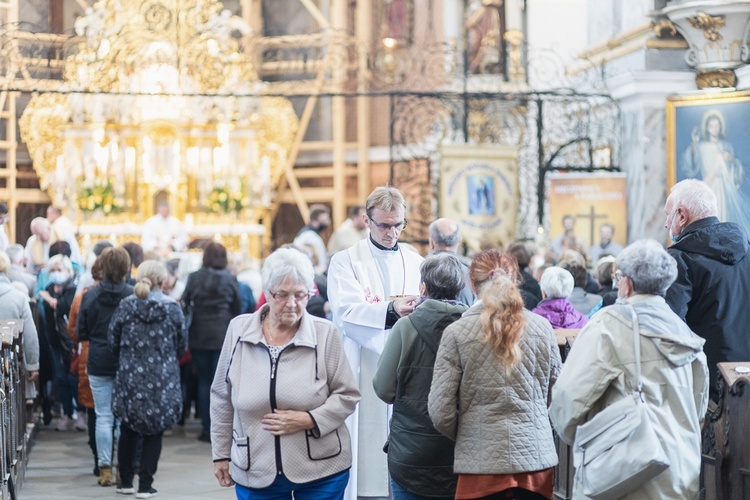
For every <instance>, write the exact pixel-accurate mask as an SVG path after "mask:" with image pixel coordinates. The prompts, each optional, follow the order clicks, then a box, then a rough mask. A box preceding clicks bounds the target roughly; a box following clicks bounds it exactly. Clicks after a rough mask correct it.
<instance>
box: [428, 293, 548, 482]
mask: <svg viewBox="0 0 750 500" xmlns="http://www.w3.org/2000/svg"><path fill="white" fill-rule="evenodd" d="M481 311H482V305H481V303H480V304H479V305H475V306H474V307H472V308H471V309H469V310H468V311H466V312H465V313H464V315H463V317H462V318H461V319H460V320H458V321H456V322H455V323H453V324H452V325H450V326H449V327H448V328H446V329H445V332H444V333H443V339H442V341H441V342H440V349H439V350H438V354H437V360H436V362H435V374H434V377H433V379H432V387H431V389H430V396H429V400H428V408H429V412H430V417H431V418H432V422H433V423H434V424H435V428H436V429H437V430H439V431H440V432H442V433H443V434H445V435H446V436H448V437H449V438H452V439H455V441H456V453H455V462H454V471H455V472H456V473H462V474H512V473H516V472H531V471H536V470H542V469H546V468H549V467H552V466H554V465H556V464H557V453H556V451H555V443H554V442H553V440H552V427H551V425H550V421H549V417H548V415H547V405H548V403H549V400H550V395H551V388H552V385H553V384H554V383H555V380H556V379H557V376H558V374H559V373H560V369H561V366H562V363H561V362H560V352H559V349H558V347H557V341H556V339H555V335H554V333H553V331H552V327H551V326H550V324H549V322H548V321H547V320H546V319H544V318H542V317H541V316H537V315H536V314H534V313H532V312H529V311H525V314H526V330H525V332H524V334H523V336H522V337H521V350H522V352H523V357H522V360H521V362H520V364H519V365H518V366H517V367H516V368H515V369H514V370H513V371H512V372H511V374H510V376H507V377H506V375H505V370H504V368H503V366H502V364H501V363H500V361H498V359H497V358H496V357H495V356H494V354H493V353H492V351H491V350H490V348H489V346H488V345H486V344H484V343H482V342H480V340H479V339H480V338H481V337H482V327H481V324H480V321H479V315H480V313H481Z"/></svg>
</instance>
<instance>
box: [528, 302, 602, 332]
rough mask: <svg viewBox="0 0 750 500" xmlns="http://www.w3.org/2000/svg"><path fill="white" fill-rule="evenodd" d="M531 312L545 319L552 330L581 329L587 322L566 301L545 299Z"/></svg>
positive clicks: (584, 317)
mask: <svg viewBox="0 0 750 500" xmlns="http://www.w3.org/2000/svg"><path fill="white" fill-rule="evenodd" d="M531 312H533V313H536V314H538V315H539V316H541V317H543V318H547V320H548V321H549V322H550V324H552V328H583V326H584V325H585V324H586V322H587V321H588V320H589V319H588V318H587V317H586V316H584V315H583V314H581V313H580V312H578V311H576V310H575V309H574V308H573V305H572V304H571V303H570V302H569V301H568V299H545V300H543V301H541V302H540V303H539V305H538V306H536V307H535V308H534V309H533V310H532V311H531Z"/></svg>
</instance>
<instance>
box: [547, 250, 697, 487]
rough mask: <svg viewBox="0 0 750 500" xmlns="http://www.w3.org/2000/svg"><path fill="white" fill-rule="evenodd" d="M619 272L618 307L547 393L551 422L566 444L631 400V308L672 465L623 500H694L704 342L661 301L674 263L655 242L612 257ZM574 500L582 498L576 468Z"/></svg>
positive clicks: (584, 335)
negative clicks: (580, 428) (579, 430)
mask: <svg viewBox="0 0 750 500" xmlns="http://www.w3.org/2000/svg"><path fill="white" fill-rule="evenodd" d="M617 268H618V269H617V273H616V274H615V279H616V280H617V282H618V294H619V297H620V302H621V303H618V304H615V305H612V306H609V307H606V308H604V309H602V310H601V311H599V312H598V313H596V314H595V315H594V316H593V317H592V318H591V319H590V320H589V322H588V324H587V325H586V327H585V328H584V329H583V330H582V331H581V333H580V334H579V335H578V337H577V338H576V342H575V344H574V346H573V349H572V350H571V351H570V355H568V358H567V359H566V361H565V368H564V369H563V371H562V373H561V374H560V378H559V380H558V381H557V384H555V387H554V389H553V391H552V405H551V406H550V417H551V418H552V422H553V423H554V425H555V428H556V429H557V431H558V432H559V434H560V437H561V438H562V439H563V440H564V441H565V442H567V443H568V444H571V445H572V444H573V441H574V440H575V435H576V429H577V428H578V426H579V425H581V424H584V423H586V422H587V421H589V420H591V419H592V418H594V416H596V415H597V414H598V413H599V412H600V411H602V410H603V409H604V408H606V407H607V406H609V405H611V404H614V403H616V402H617V401H620V400H621V399H623V398H626V397H631V393H632V391H633V386H634V384H635V382H634V381H635V378H636V373H635V350H634V349H633V321H632V319H631V314H630V310H629V307H628V306H632V308H633V309H634V310H635V313H636V316H637V318H638V325H639V326H640V341H641V342H640V344H641V381H642V383H643V396H644V397H645V402H646V407H647V408H648V414H649V419H650V421H651V423H652V424H653V426H654V428H655V430H656V435H657V436H658V438H659V441H660V442H661V446H662V448H663V449H664V451H665V452H666V454H667V457H668V458H669V464H670V465H669V468H668V469H667V470H665V471H664V472H662V473H661V474H659V475H658V476H656V477H655V478H654V479H652V480H651V481H647V482H645V483H644V484H643V485H642V486H641V487H640V488H639V489H637V490H636V491H633V492H631V493H630V494H629V495H628V496H627V497H626V498H628V499H633V500H641V499H652V498H653V499H656V498H681V499H683V498H684V499H688V498H698V490H699V476H700V465H701V434H700V422H701V420H702V419H703V416H704V415H705V414H706V407H707V405H708V369H707V368H706V356H705V355H704V354H703V343H704V340H703V339H702V338H700V337H698V336H697V335H696V334H694V333H693V332H691V331H690V329H689V328H688V327H687V325H686V324H685V322H684V321H682V320H681V319H680V318H679V317H678V316H677V315H676V314H675V313H674V312H672V310H671V309H670V308H669V306H668V305H667V303H666V302H665V301H664V298H663V297H664V294H665V292H666V291H667V288H669V285H671V284H672V282H673V281H674V280H675V278H676V277H677V264H676V263H675V260H674V259H673V258H672V257H671V256H670V255H669V254H668V253H667V252H666V251H665V250H664V248H663V247H662V246H661V245H660V244H659V243H657V242H656V241H654V240H644V241H638V242H635V243H633V244H632V245H630V246H628V247H627V248H626V249H625V250H623V251H622V252H621V253H620V254H619V255H618V256H617ZM573 497H574V498H586V496H585V495H584V494H583V484H582V478H581V474H580V470H577V471H576V478H575V483H574V490H573Z"/></svg>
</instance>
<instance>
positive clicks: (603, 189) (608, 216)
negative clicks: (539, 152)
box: [547, 173, 628, 254]
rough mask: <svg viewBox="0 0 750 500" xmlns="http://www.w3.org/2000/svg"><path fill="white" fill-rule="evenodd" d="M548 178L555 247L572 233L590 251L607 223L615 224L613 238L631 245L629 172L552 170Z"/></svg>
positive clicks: (616, 241)
mask: <svg viewBox="0 0 750 500" xmlns="http://www.w3.org/2000/svg"><path fill="white" fill-rule="evenodd" d="M547 178H548V180H549V214H550V238H551V239H552V242H553V245H552V246H553V248H554V247H555V245H554V242H555V241H556V240H558V241H562V238H563V237H565V236H571V237H572V238H571V241H574V242H575V243H576V245H578V246H580V248H579V251H581V252H582V253H585V254H588V252H589V249H590V248H591V247H592V246H594V245H596V244H598V243H599V242H600V236H599V235H600V228H601V226H602V224H605V223H606V224H609V225H611V226H612V228H614V235H613V237H612V241H614V242H615V243H617V244H619V245H621V246H623V247H624V246H626V245H627V240H628V234H627V233H628V231H627V198H626V193H625V189H626V182H625V174H622V173H591V174H588V173H586V174H551V175H549V176H548V177H547ZM566 226H567V227H566ZM566 231H568V232H567V233H566Z"/></svg>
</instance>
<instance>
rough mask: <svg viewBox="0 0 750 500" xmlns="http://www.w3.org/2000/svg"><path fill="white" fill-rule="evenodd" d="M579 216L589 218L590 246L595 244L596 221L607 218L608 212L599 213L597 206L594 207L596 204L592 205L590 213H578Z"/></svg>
mask: <svg viewBox="0 0 750 500" xmlns="http://www.w3.org/2000/svg"><path fill="white" fill-rule="evenodd" d="M576 217H577V218H580V219H588V220H589V235H590V237H589V246H593V245H594V227H595V225H596V224H595V223H596V219H607V218H608V217H607V215H606V214H597V213H596V208H594V205H591V208H590V209H589V212H588V213H584V214H578V215H576Z"/></svg>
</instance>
